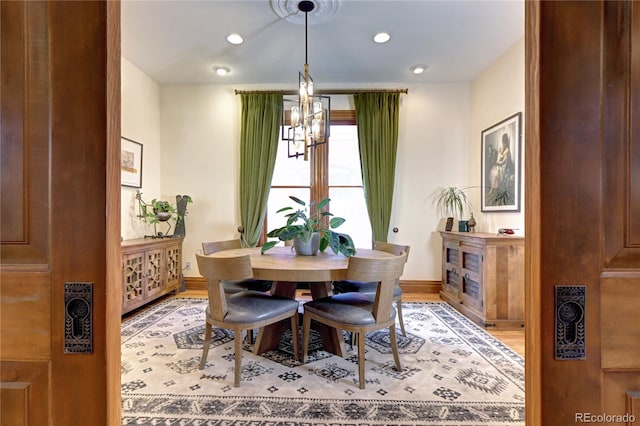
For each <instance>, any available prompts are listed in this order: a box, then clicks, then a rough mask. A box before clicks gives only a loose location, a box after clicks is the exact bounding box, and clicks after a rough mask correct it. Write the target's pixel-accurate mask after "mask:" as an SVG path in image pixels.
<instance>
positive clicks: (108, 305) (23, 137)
mask: <svg viewBox="0 0 640 426" xmlns="http://www.w3.org/2000/svg"><path fill="white" fill-rule="evenodd" d="M119 19H120V17H119V3H117V2H111V1H109V2H105V1H94V2H48V1H29V0H25V1H11V2H5V1H3V2H0V23H1V25H0V43H1V52H0V70H1V76H2V78H1V79H0V80H1V83H0V84H1V85H2V86H1V87H0V89H1V90H2V96H1V97H0V114H1V115H0V124H1V125H0V137H1V139H0V154H1V155H0V158H1V161H2V168H1V170H0V194H1V195H0V196H1V197H2V198H1V199H0V238H1V241H0V243H1V244H0V255H1V258H0V345H1V346H0V401H1V402H2V404H1V405H0V418H2V424H3V425H4V424H5V423H7V425H14V424H15V425H23V426H24V425H29V426H30V425H51V426H57V425H61V426H62V425H71V424H78V422H80V423H82V424H90V425H98V426H99V425H106V424H111V425H114V426H115V425H116V424H119V423H120V419H119V363H120V361H119V339H118V337H119V324H120V322H119V320H120V317H119V312H120V308H121V301H120V294H121V293H119V292H118V288H119V283H120V279H119V275H120V272H119V271H120V267H119V266H120V254H119V240H120V236H119V234H120V230H119V219H118V218H119V211H120V209H119V196H114V197H112V196H109V193H114V194H119V173H118V174H116V173H117V172H118V167H117V165H118V157H119V136H120V135H119V133H120V121H119V101H120V95H119V91H120V86H119V69H120V66H119V64H120V62H119V57H120V52H119V44H120V41H119ZM109 25H112V26H113V27H112V28H111V29H110V28H108V26H109ZM114 50H115V52H116V53H115V55H117V56H114V54H113V51H114ZM114 58H115V59H114ZM110 218H114V219H110ZM73 282H82V283H90V287H91V289H92V290H93V299H92V306H91V310H90V315H91V324H92V325H93V329H92V335H91V343H92V344H91V345H86V347H87V348H89V349H88V351H87V352H86V353H66V352H65V348H66V346H65V338H67V337H69V335H70V334H71V333H66V331H65V283H73ZM70 288H73V286H70ZM111 290H115V291H111ZM105 295H107V297H106V298H105ZM114 299H115V300H114ZM116 307H117V309H116ZM108 312H116V315H114V316H113V317H109V316H108V315H107V313H108ZM107 340H109V342H110V343H111V346H110V347H109V346H108V345H107ZM108 389H111V394H109V393H108ZM115 392H117V393H115Z"/></svg>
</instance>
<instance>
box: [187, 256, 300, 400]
mask: <svg viewBox="0 0 640 426" xmlns="http://www.w3.org/2000/svg"><path fill="white" fill-rule="evenodd" d="M196 259H197V261H198V270H199V271H200V274H201V275H202V276H204V277H205V278H206V279H207V288H208V294H209V306H208V307H207V310H206V314H205V319H206V322H207V325H206V329H205V336H204V346H203V348H202V358H201V359H200V369H201V370H202V369H203V368H204V366H205V363H206V362H207V355H208V354H209V346H210V345H211V329H212V327H218V328H224V329H227V330H232V331H233V339H234V344H235V345H234V346H235V376H234V381H233V385H234V386H236V387H237V386H240V373H241V369H242V339H241V338H240V336H241V335H242V332H243V331H244V330H247V331H249V330H253V329H254V328H261V327H264V326H267V325H269V324H273V323H276V322H279V321H282V320H284V319H287V318H290V319H291V330H292V333H291V334H292V336H293V353H294V358H295V359H296V361H297V360H298V306H299V305H298V302H297V301H296V300H294V299H288V298H286V297H280V296H273V295H271V294H269V293H264V292H260V291H253V290H247V291H240V292H237V293H233V294H231V295H229V294H226V293H225V291H224V288H223V285H222V282H223V281H228V280H233V281H240V280H249V279H251V278H253V270H252V268H251V260H250V257H249V256H248V255H244V256H235V257H218V258H216V257H209V256H204V255H201V254H196Z"/></svg>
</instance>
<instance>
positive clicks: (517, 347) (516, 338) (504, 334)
mask: <svg viewBox="0 0 640 426" xmlns="http://www.w3.org/2000/svg"><path fill="white" fill-rule="evenodd" d="M299 296H300V298H304V297H305V296H306V295H305V294H304V290H301V291H299ZM180 297H205V298H206V297H207V291H206V290H187V291H184V292H182V293H180ZM402 300H403V301H405V302H442V299H441V298H440V295H439V294H437V293H405V294H403V295H402ZM487 332H488V333H489V334H491V335H492V336H493V337H495V338H496V339H498V340H500V341H501V342H502V343H504V344H505V345H507V346H508V347H510V348H511V349H512V350H513V351H514V352H516V353H517V354H519V355H520V356H522V357H524V329H523V330H494V329H491V328H488V329H487Z"/></svg>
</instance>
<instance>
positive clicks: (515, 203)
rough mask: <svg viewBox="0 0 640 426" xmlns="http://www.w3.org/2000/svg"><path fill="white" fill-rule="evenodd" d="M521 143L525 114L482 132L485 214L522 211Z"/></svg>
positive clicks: (517, 115) (511, 117)
mask: <svg viewBox="0 0 640 426" xmlns="http://www.w3.org/2000/svg"><path fill="white" fill-rule="evenodd" d="M521 139H522V113H521V112H518V113H516V114H514V115H512V116H510V117H508V118H505V119H504V120H502V121H501V122H499V123H497V124H494V125H493V126H491V127H489V128H487V129H485V130H483V131H482V149H481V156H482V167H481V170H482V176H481V181H482V184H481V189H480V194H481V195H480V198H481V202H482V206H481V210H482V211H483V212H518V211H520V176H521V173H520V164H521V160H520V148H521Z"/></svg>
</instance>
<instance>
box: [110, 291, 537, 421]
mask: <svg viewBox="0 0 640 426" xmlns="http://www.w3.org/2000/svg"><path fill="white" fill-rule="evenodd" d="M206 304H207V301H206V299H190V298H169V299H167V300H164V301H162V302H160V303H158V304H157V305H155V306H153V307H151V308H149V309H146V310H144V311H142V312H141V313H139V314H137V315H135V316H134V317H132V318H129V319H126V320H124V321H123V323H122V424H123V425H257V426H258V425H259V426H262V425H265V426H266V425H291V426H298V425H299V426H302V425H314V426H329V425H354V426H356V425H357V426H364V425H387V426H390V425H487V426H489V425H492V426H499V425H524V415H525V410H524V360H523V359H522V357H520V356H519V355H518V354H516V353H515V352H513V351H512V350H511V349H509V348H508V347H506V346H505V345H504V344H502V343H501V342H500V341H498V340H496V339H495V338H493V337H492V336H491V335H489V334H488V333H486V332H485V331H484V330H483V329H481V328H479V327H478V326H476V325H475V324H473V323H472V322H471V321H469V320H468V319H467V318H465V317H464V316H462V315H461V314H459V313H458V312H457V311H456V310H455V309H453V308H451V307H450V306H449V305H447V304H446V303H436V302H434V303H404V304H403V314H404V315H403V316H404V321H405V327H406V331H407V336H406V337H404V336H402V334H401V333H400V332H399V330H398V333H397V335H398V345H399V349H400V359H401V362H402V367H403V369H402V371H401V372H398V371H396V370H395V368H394V362H393V355H392V353H391V348H390V345H389V334H388V331H386V330H385V331H379V332H372V333H369V334H368V335H367V338H366V343H367V346H366V359H367V360H366V373H365V374H366V389H364V390H361V389H359V388H358V367H357V352H356V348H355V347H354V348H353V350H349V352H348V354H347V356H346V357H345V358H340V357H338V356H335V355H332V354H330V353H327V352H325V351H323V350H321V341H320V338H319V335H316V334H314V335H313V336H312V339H311V340H312V341H311V343H310V346H309V359H308V362H307V363H306V364H302V363H300V362H296V361H295V360H294V359H293V357H292V349H291V333H290V332H285V333H284V334H283V335H282V338H281V343H280V346H279V347H278V349H277V350H274V351H270V352H267V353H264V354H262V355H258V356H256V355H253V353H251V344H250V343H247V342H246V343H245V345H244V353H243V354H242V355H243V359H242V381H241V384H240V387H237V388H236V387H233V371H234V370H233V358H234V355H233V334H232V333H231V332H229V331H226V330H220V329H215V328H214V336H213V341H212V344H211V349H210V350H209V357H208V360H207V364H206V367H205V369H204V370H199V369H198V364H199V362H200V355H201V353H202V344H203V338H204V330H205V324H204V310H205V307H206ZM347 337H348V336H347V335H346V333H345V339H347ZM347 348H348V349H349V345H348V344H347Z"/></svg>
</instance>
